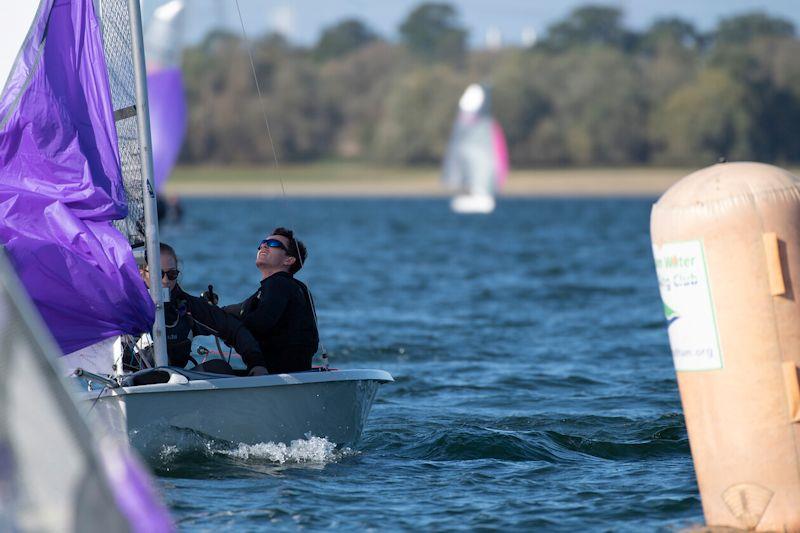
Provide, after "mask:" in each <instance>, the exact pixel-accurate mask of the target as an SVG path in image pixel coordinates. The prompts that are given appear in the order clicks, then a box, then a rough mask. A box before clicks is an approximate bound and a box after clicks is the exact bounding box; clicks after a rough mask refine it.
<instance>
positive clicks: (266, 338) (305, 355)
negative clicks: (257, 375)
mask: <svg viewBox="0 0 800 533" xmlns="http://www.w3.org/2000/svg"><path fill="white" fill-rule="evenodd" d="M223 309H224V310H225V311H227V312H228V313H231V314H232V315H234V316H237V317H239V318H240V319H241V320H242V322H244V324H245V326H247V328H248V329H249V330H250V332H251V333H252V334H253V337H255V338H256V340H257V341H258V345H259V347H260V348H261V352H262V353H263V354H264V358H265V359H266V361H267V365H266V366H267V370H268V371H269V373H270V374H276V373H283V372H300V371H303V370H311V359H312V358H313V357H314V353H316V351H317V346H318V344H319V334H318V333H317V324H316V321H315V320H314V312H313V310H312V308H311V296H310V293H309V292H308V288H307V287H306V286H305V285H304V284H303V283H302V282H300V281H298V280H296V279H295V278H294V276H292V275H291V274H289V273H288V272H277V273H275V274H272V275H271V276H269V277H268V278H266V279H264V280H262V281H261V287H260V288H259V289H258V291H256V293H255V294H253V295H252V296H250V297H249V298H248V299H246V300H245V301H243V302H242V303H239V304H235V305H229V306H226V307H223Z"/></svg>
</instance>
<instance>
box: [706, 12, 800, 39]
mask: <svg viewBox="0 0 800 533" xmlns="http://www.w3.org/2000/svg"><path fill="white" fill-rule="evenodd" d="M794 34H795V33H794V24H792V23H791V22H789V21H788V20H784V19H781V18H776V17H770V16H769V15H767V14H766V13H759V12H754V13H748V14H746V15H739V16H736V17H731V18H728V19H725V20H723V21H722V22H720V23H719V26H718V27H717V31H716V32H715V33H714V40H715V42H716V44H717V45H726V44H743V43H747V42H749V41H752V40H754V39H756V38H758V37H794Z"/></svg>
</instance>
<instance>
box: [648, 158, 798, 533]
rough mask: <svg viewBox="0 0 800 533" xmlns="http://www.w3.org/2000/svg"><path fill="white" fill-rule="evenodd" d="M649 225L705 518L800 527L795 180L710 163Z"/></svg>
mask: <svg viewBox="0 0 800 533" xmlns="http://www.w3.org/2000/svg"><path fill="white" fill-rule="evenodd" d="M650 230H651V238H652V243H653V256H654V259H655V264H656V272H657V275H658V282H659V289H660V292H661V299H662V301H663V304H664V313H665V316H666V317H667V323H668V326H667V328H668V332H669V341H670V347H671V349H672V357H673V362H674V365H675V370H676V373H677V376H678V388H679V389H680V394H681V402H682V404H683V411H684V415H685V417H686V427H687V430H688V433H689V441H690V446H691V450H692V458H693V460H694V467H695V472H696V474H697V483H698V486H699V488H700V495H701V498H702V502H703V513H704V515H705V519H706V523H707V525H709V526H728V527H737V528H746V529H755V530H758V531H773V530H778V531H798V532H800V384H799V383H800V382H799V381H798V364H799V363H800V301H798V297H800V180H799V179H798V178H796V177H795V176H793V175H791V174H790V173H788V172H786V171H785V170H782V169H780V168H777V167H774V166H770V165H764V164H760V163H721V164H718V165H714V166H711V167H708V168H705V169H702V170H699V171H697V172H694V173H693V174H690V175H689V176H686V177H685V178H683V179H682V180H681V181H679V182H678V183H676V184H675V185H674V186H672V187H671V188H670V189H669V190H668V191H667V192H665V193H664V194H663V196H662V197H661V198H660V199H659V200H658V202H656V204H655V205H654V206H653V210H652V214H651V220H650ZM795 291H798V292H795Z"/></svg>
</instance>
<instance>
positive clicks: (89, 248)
mask: <svg viewBox="0 0 800 533" xmlns="http://www.w3.org/2000/svg"><path fill="white" fill-rule="evenodd" d="M126 213H127V204H126V200H125V192H124V187H123V183H122V176H121V170H120V162H119V155H118V150H117V136H116V129H115V126H114V113H113V108H112V104H111V97H110V91H109V83H108V77H107V72H106V63H105V56H104V52H103V43H102V40H101V35H100V27H99V24H98V21H97V19H96V16H95V13H94V6H93V3H92V1H91V0H49V1H45V2H42V5H41V6H40V9H39V12H38V13H37V15H36V19H35V21H34V23H33V25H32V27H31V30H30V32H29V33H28V36H27V38H26V40H25V43H24V44H23V48H22V50H21V51H20V54H19V56H18V57H17V61H16V63H15V65H14V67H13V69H12V71H11V74H10V76H9V80H8V82H7V83H6V86H5V89H4V91H3V94H2V95H0V244H2V245H4V246H5V247H6V249H7V250H8V253H9V256H10V258H11V261H12V263H13V264H14V267H15V270H16V271H17V273H18V274H19V276H20V278H21V279H22V282H23V284H24V286H25V288H26V289H27V292H28V294H29V295H30V296H31V298H32V299H33V301H34V303H35V304H36V307H37V308H38V309H39V312H40V313H41V315H42V317H43V318H44V321H45V323H46V324H47V326H48V327H49V329H50V331H51V332H52V334H53V336H54V337H55V338H56V340H57V342H58V344H59V346H60V348H61V350H62V351H63V352H64V353H69V352H73V351H75V350H78V349H81V348H84V347H86V346H89V345H91V344H94V343H96V342H99V341H101V340H103V339H106V338H109V337H112V336H114V335H119V334H122V333H129V334H138V333H142V332H144V331H148V330H150V328H151V327H152V324H153V321H154V313H155V309H154V305H153V301H152V299H151V298H150V296H149V294H148V293H147V288H146V287H145V285H144V283H143V282H142V280H141V278H140V276H139V273H138V268H137V266H136V263H135V260H134V258H133V254H132V252H131V249H130V246H129V245H128V242H127V240H126V239H125V238H124V237H123V235H122V234H120V233H119V231H118V230H117V229H115V228H114V227H113V226H112V224H111V222H110V221H111V220H114V219H120V218H123V217H124V216H125V215H126Z"/></svg>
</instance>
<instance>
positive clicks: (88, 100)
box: [0, 0, 393, 454]
mask: <svg viewBox="0 0 800 533" xmlns="http://www.w3.org/2000/svg"><path fill="white" fill-rule="evenodd" d="M97 5H98V11H97V12H96V11H95V2H93V1H92V0H69V1H66V0H61V1H55V0H41V1H40V2H39V3H38V5H37V6H35V7H36V9H28V10H27V11H26V12H25V13H24V15H20V17H19V18H20V19H21V21H20V20H17V24H24V26H23V27H27V28H30V29H29V30H28V31H27V32H21V31H16V32H13V31H10V32H9V33H8V34H7V35H16V36H17V37H18V38H19V40H20V42H22V46H21V47H16V48H14V50H19V52H18V53H15V54H12V55H13V56H14V57H13V59H11V60H8V59H7V58H6V59H5V60H3V59H2V58H0V66H2V65H4V64H5V65H6V67H7V68H8V70H7V72H8V75H7V81H6V83H5V86H4V88H3V92H2V94H0V213H2V215H3V216H2V217H0V244H2V245H3V246H5V248H6V250H7V252H8V255H9V259H10V261H11V263H12V264H13V266H14V269H15V270H16V272H17V273H18V274H19V276H20V278H21V281H22V284H23V286H24V287H25V290H26V291H27V292H28V294H29V295H30V297H31V299H32V300H33V302H34V304H35V306H36V307H37V309H38V310H39V312H40V313H41V315H42V318H43V319H44V322H45V324H46V325H47V327H48V329H49V330H50V332H51V333H52V335H53V337H54V338H55V340H56V342H57V343H58V346H59V348H60V350H61V352H62V353H63V354H65V355H64V356H62V357H61V358H60V363H61V364H62V367H63V368H64V371H65V372H67V373H70V374H72V375H77V376H79V378H78V379H80V380H82V383H84V384H85V385H86V387H87V388H88V389H89V390H88V391H86V392H84V393H83V394H84V396H83V401H84V405H85V408H86V409H87V410H91V413H92V415H93V416H94V417H96V418H97V419H98V420H99V421H100V424H101V426H102V427H103V428H104V430H105V431H107V432H108V433H109V434H114V435H123V436H126V437H129V438H130V440H131V442H132V443H133V444H134V445H135V446H136V447H137V448H139V449H140V450H142V451H144V452H145V453H148V454H149V453H150V452H152V451H154V450H158V449H159V448H160V447H161V446H162V445H164V444H170V441H169V439H171V438H172V435H174V432H173V431H172V430H177V432H178V433H179V434H180V433H181V432H191V433H200V434H202V435H205V436H208V437H210V438H213V439H220V440H225V441H229V442H232V443H246V444H255V443H260V442H276V443H277V442H283V443H290V442H291V441H292V440H295V439H301V438H304V437H306V436H309V435H314V436H317V437H326V438H327V439H329V441H331V442H334V443H336V444H343V445H344V444H347V445H350V444H354V443H355V442H356V441H357V440H358V439H359V437H360V435H361V432H362V430H363V427H364V424H365V422H366V419H367V416H368V414H369V411H370V409H371V406H372V403H373V400H374V398H375V395H376V392H377V389H378V387H379V386H380V385H381V384H383V383H388V382H391V381H393V380H392V377H391V375H390V374H389V373H387V372H384V371H382V370H373V369H366V370H332V371H317V372H314V371H311V372H300V373H292V374H278V375H268V376H259V377H231V376H224V375H218V374H211V373H204V372H192V371H187V370H184V369H179V368H172V367H168V366H167V355H166V342H165V328H164V316H163V315H164V314H163V295H162V291H161V287H159V286H157V284H153V287H150V288H149V289H148V288H147V287H146V286H145V285H144V282H143V281H142V280H141V278H140V276H139V273H138V268H137V263H138V264H145V263H146V264H148V265H149V267H150V270H151V271H157V270H158V269H159V268H160V257H159V241H158V220H157V216H156V209H155V192H154V182H153V161H152V157H151V154H152V148H151V144H150V127H149V114H148V98H147V96H148V95H147V86H146V77H145V62H144V45H143V36H142V28H141V13H140V7H139V2H138V0H99V2H97ZM12 11H13V10H12ZM9 18H12V17H9ZM6 20H8V19H6ZM0 24H2V23H1V22H0ZM0 34H2V29H0ZM4 51H6V52H7V50H5V49H4ZM7 55H8V54H7ZM9 65H10V66H9ZM4 74H5V72H2V71H0V75H4ZM142 334H151V335H152V346H153V351H154V358H155V366H156V367H157V368H155V369H145V370H142V371H140V372H139V373H134V374H126V373H125V368H124V365H123V364H122V361H123V356H124V355H125V354H126V353H130V350H132V349H133V350H135V348H133V347H132V346H133V343H132V342H131V340H130V339H131V338H133V337H138V336H140V335H142Z"/></svg>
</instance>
